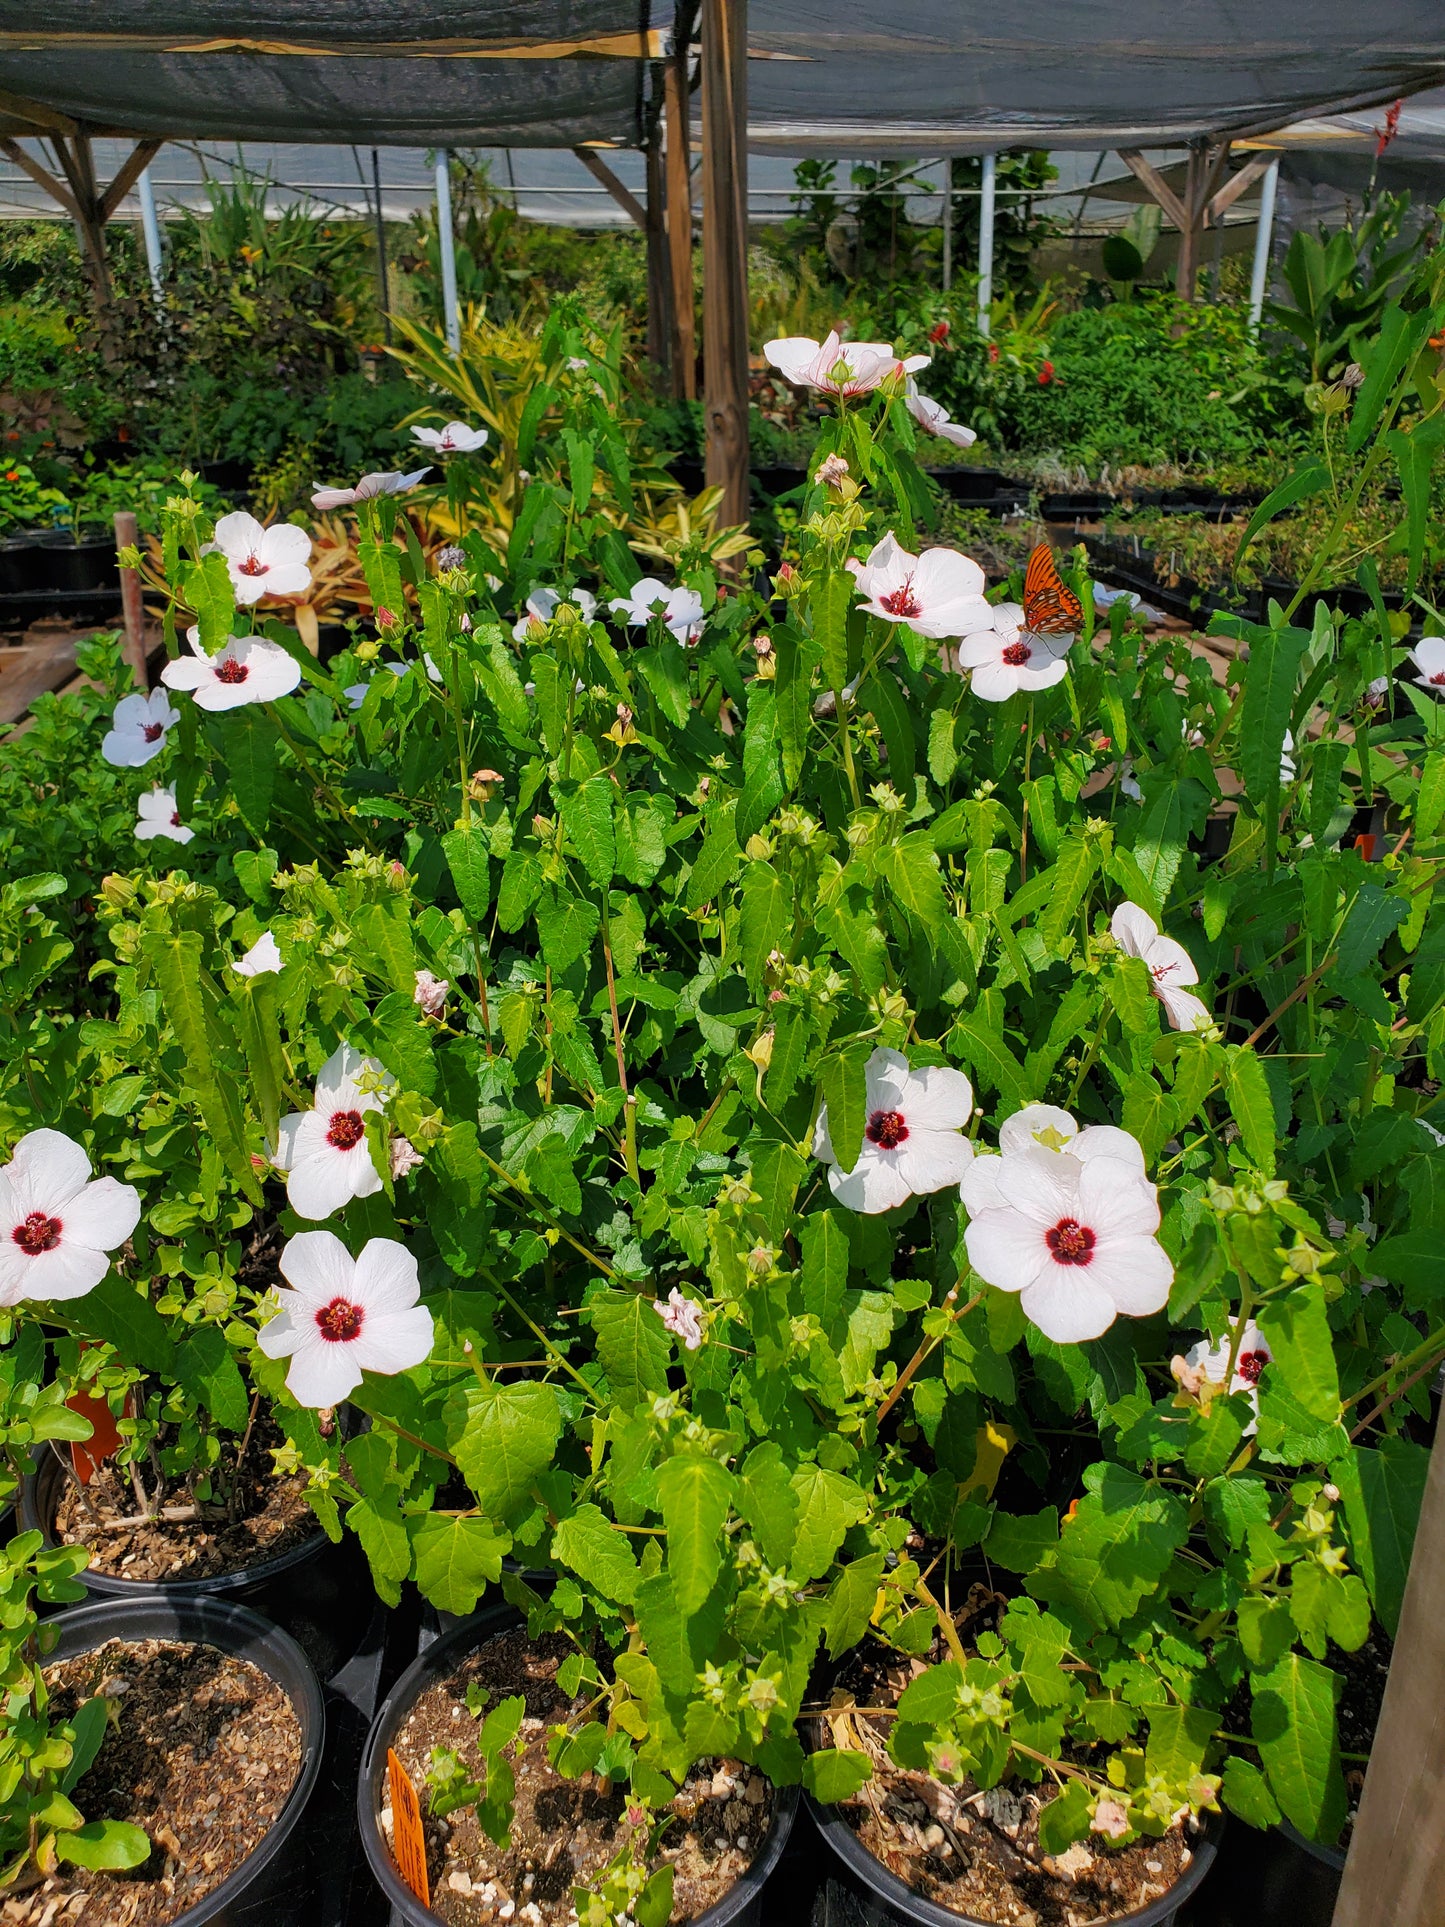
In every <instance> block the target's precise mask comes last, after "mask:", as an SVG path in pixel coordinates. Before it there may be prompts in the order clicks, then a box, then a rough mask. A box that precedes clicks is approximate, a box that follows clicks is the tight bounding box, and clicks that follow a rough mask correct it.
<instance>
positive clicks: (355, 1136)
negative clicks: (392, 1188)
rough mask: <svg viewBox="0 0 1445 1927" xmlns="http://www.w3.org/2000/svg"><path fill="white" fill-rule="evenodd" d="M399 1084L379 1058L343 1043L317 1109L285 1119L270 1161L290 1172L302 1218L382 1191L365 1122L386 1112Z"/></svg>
mask: <svg viewBox="0 0 1445 1927" xmlns="http://www.w3.org/2000/svg"><path fill="white" fill-rule="evenodd" d="M394 1082H395V1080H394V1079H393V1078H391V1077H390V1076H389V1075H388V1073H387V1072H386V1071H384V1070H383V1069H382V1067H381V1065H380V1064H378V1063H377V1062H376V1060H375V1058H372V1057H363V1056H362V1055H361V1052H360V1051H357V1050H353V1049H352V1048H351V1046H350V1044H342V1045H341V1046H340V1048H339V1049H337V1050H335V1051H333V1052H332V1054H331V1056H330V1057H328V1058H327V1060H326V1062H325V1063H324V1064H323V1065H322V1067H321V1072H320V1075H319V1076H318V1077H317V1079H316V1105H315V1108H314V1109H313V1110H309V1111H293V1112H292V1113H291V1114H290V1116H289V1117H283V1118H282V1120H281V1131H280V1136H279V1139H278V1141H277V1145H276V1152H275V1155H274V1156H273V1157H272V1159H271V1162H272V1163H273V1164H274V1165H275V1166H276V1169H277V1170H278V1171H285V1172H286V1173H287V1178H286V1196H287V1197H288V1198H289V1199H290V1201H291V1207H292V1209H293V1210H294V1211H299V1212H300V1214H301V1216H302V1217H303V1218H329V1217H330V1216H331V1214H332V1212H333V1211H339V1210H340V1209H341V1207H342V1206H343V1205H344V1204H348V1203H349V1202H350V1201H351V1199H352V1198H369V1197H372V1196H373V1195H374V1194H375V1193H376V1192H378V1191H379V1190H380V1189H381V1173H380V1172H379V1171H378V1170H377V1168H376V1165H375V1164H374V1163H373V1162H372V1156H371V1147H370V1145H369V1144H368V1143H367V1141H366V1118H367V1114H368V1113H369V1112H371V1111H381V1110H384V1109H385V1100H386V1095H387V1094H388V1093H389V1092H390V1090H391V1088H392V1085H393V1084H394Z"/></svg>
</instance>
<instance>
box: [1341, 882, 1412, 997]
mask: <svg viewBox="0 0 1445 1927" xmlns="http://www.w3.org/2000/svg"><path fill="white" fill-rule="evenodd" d="M1409 914H1410V907H1409V905H1408V904H1407V903H1406V902H1405V901H1404V899H1403V898H1401V897H1397V896H1391V895H1390V894H1389V892H1388V891H1385V890H1382V889H1381V888H1380V887H1379V885H1378V884H1376V883H1365V884H1362V885H1361V886H1360V889H1359V891H1358V893H1357V895H1356V897H1355V900H1354V902H1353V903H1352V904H1351V905H1350V907H1349V910H1348V912H1347V913H1346V915H1345V922H1344V927H1343V929H1342V930H1341V931H1340V940H1339V945H1338V953H1339V962H1338V964H1337V966H1336V969H1337V971H1338V975H1339V977H1340V978H1341V979H1343V978H1345V977H1358V976H1359V974H1360V972H1361V971H1362V970H1365V969H1367V968H1368V967H1369V966H1371V965H1372V964H1373V963H1374V962H1375V959H1376V958H1377V957H1378V956H1379V954H1380V951H1381V949H1382V947H1383V946H1384V944H1385V942H1386V941H1387V939H1388V938H1389V936H1390V934H1391V933H1392V931H1395V930H1397V929H1398V928H1399V927H1400V925H1401V924H1402V923H1403V922H1404V921H1405V919H1406V917H1407V916H1408V915H1409Z"/></svg>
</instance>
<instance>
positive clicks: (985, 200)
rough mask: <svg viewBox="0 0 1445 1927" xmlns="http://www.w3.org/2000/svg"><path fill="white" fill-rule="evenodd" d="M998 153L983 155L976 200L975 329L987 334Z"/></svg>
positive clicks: (989, 323)
mask: <svg viewBox="0 0 1445 1927" xmlns="http://www.w3.org/2000/svg"><path fill="white" fill-rule="evenodd" d="M997 179H998V155H997V154H985V155H984V157H983V185H982V191H981V193H980V197H979V203H978V331H979V333H980V334H981V335H982V336H983V337H984V339H985V340H987V338H988V333H989V329H990V328H991V327H992V325H993V223H994V205H995V203H994V192H995V187H996V185H997Z"/></svg>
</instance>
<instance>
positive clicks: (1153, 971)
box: [1149, 963, 1179, 984]
mask: <svg viewBox="0 0 1445 1927" xmlns="http://www.w3.org/2000/svg"><path fill="white" fill-rule="evenodd" d="M1178 968H1179V966H1178V964H1177V963H1167V964H1150V966H1149V975H1150V976H1151V977H1152V978H1153V979H1154V981H1155V983H1156V984H1162V983H1163V981H1164V979H1165V978H1166V977H1167V976H1168V975H1169V973H1170V971H1171V970H1177V969H1178Z"/></svg>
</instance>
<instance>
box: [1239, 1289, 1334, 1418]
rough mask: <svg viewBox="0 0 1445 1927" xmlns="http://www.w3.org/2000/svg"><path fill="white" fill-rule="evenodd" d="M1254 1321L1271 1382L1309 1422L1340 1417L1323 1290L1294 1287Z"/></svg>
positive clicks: (1274, 1300)
mask: <svg viewBox="0 0 1445 1927" xmlns="http://www.w3.org/2000/svg"><path fill="white" fill-rule="evenodd" d="M1257 1320H1258V1324H1259V1329H1260V1330H1261V1332H1263V1334H1264V1336H1265V1338H1266V1339H1267V1340H1268V1342H1269V1349H1270V1355H1271V1363H1270V1365H1269V1366H1268V1367H1267V1368H1266V1369H1267V1370H1268V1371H1269V1373H1270V1382H1271V1383H1272V1384H1273V1383H1274V1382H1275V1381H1276V1380H1278V1382H1279V1383H1281V1384H1283V1385H1287V1386H1288V1387H1289V1392H1290V1396H1291V1397H1292V1398H1293V1399H1294V1400H1295V1401H1296V1402H1297V1403H1298V1404H1299V1405H1301V1406H1302V1407H1303V1408H1304V1410H1305V1411H1306V1412H1308V1413H1309V1414H1310V1416H1311V1417H1312V1418H1318V1419H1323V1420H1324V1421H1325V1422H1326V1423H1332V1422H1333V1421H1334V1420H1335V1419H1337V1418H1338V1417H1339V1415H1340V1379H1339V1373H1338V1371H1337V1370H1336V1368H1335V1350H1334V1341H1333V1340H1332V1338H1331V1336H1330V1320H1329V1314H1328V1312H1327V1311H1326V1310H1325V1298H1324V1291H1323V1289H1322V1287H1321V1286H1319V1285H1317V1284H1299V1285H1296V1286H1295V1288H1294V1290H1293V1291H1290V1292H1287V1293H1286V1294H1285V1295H1284V1296H1283V1297H1282V1298H1272V1299H1271V1300H1270V1301H1269V1303H1268V1304H1267V1305H1264V1306H1262V1307H1261V1308H1260V1310H1259V1312H1258V1314H1257Z"/></svg>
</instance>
